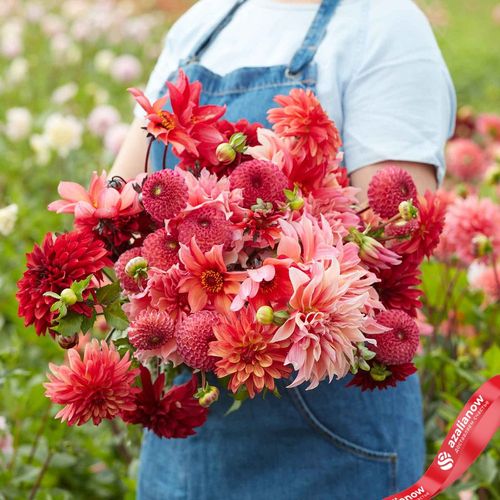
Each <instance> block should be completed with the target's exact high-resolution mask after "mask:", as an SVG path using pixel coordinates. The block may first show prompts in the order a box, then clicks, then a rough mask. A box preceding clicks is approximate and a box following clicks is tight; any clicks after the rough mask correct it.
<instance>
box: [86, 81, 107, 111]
mask: <svg viewBox="0 0 500 500" xmlns="http://www.w3.org/2000/svg"><path fill="white" fill-rule="evenodd" d="M85 92H86V94H88V95H89V96H91V97H93V99H94V103H95V105H96V106H100V105H101V104H107V103H108V102H109V92H108V91H107V90H106V89H105V88H103V87H100V86H99V85H97V84H96V83H95V82H88V83H87V84H85Z"/></svg>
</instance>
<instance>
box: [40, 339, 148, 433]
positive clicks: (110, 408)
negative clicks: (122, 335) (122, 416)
mask: <svg viewBox="0 0 500 500" xmlns="http://www.w3.org/2000/svg"><path fill="white" fill-rule="evenodd" d="M68 360H69V364H68V365H67V366H66V365H62V366H57V365H54V364H53V363H50V364H49V368H50V371H51V372H52V373H49V374H48V375H47V376H48V379H49V382H46V383H45V384H44V387H45V389H46V392H45V394H46V396H47V397H48V398H50V399H51V401H52V402H54V403H57V404H62V405H65V406H64V408H62V409H61V410H60V411H59V413H58V414H57V415H56V418H60V419H61V420H62V421H63V422H64V421H67V422H68V425H75V424H76V425H82V424H84V423H85V422H87V421H89V420H92V421H93V422H94V424H96V425H97V424H99V423H100V422H101V421H102V420H104V419H113V418H115V417H116V416H118V415H119V413H121V412H122V411H132V410H134V409H135V403H134V394H135V393H136V392H137V389H135V388H133V387H132V384H133V383H134V380H135V377H136V376H137V375H138V374H139V370H137V369H133V368H131V361H130V359H129V353H128V352H127V353H126V354H125V356H123V358H121V359H120V355H119V354H118V351H116V349H115V347H114V345H113V344H111V346H108V344H107V343H106V342H104V341H102V342H101V343H99V342H98V341H97V340H95V339H94V340H93V341H92V342H90V343H89V344H87V345H86V346H85V353H84V355H83V359H82V358H80V354H79V353H78V350H77V349H70V350H69V351H68Z"/></svg>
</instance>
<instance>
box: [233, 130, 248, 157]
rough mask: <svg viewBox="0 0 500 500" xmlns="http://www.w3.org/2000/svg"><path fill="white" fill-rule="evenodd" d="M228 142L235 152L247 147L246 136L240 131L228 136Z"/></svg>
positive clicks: (240, 151) (242, 150) (242, 151)
mask: <svg viewBox="0 0 500 500" xmlns="http://www.w3.org/2000/svg"><path fill="white" fill-rule="evenodd" d="M229 144H230V145H231V147H232V148H233V149H234V150H235V151H236V152H237V153H244V152H245V149H246V148H247V136H246V135H245V134H243V133H242V132H236V133H235V134H233V135H232V136H231V137H230V138H229Z"/></svg>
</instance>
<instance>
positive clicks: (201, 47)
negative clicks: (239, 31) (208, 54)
mask: <svg viewBox="0 0 500 500" xmlns="http://www.w3.org/2000/svg"><path fill="white" fill-rule="evenodd" d="M245 2H246V0H236V2H235V3H234V5H233V6H232V7H231V9H229V11H228V13H227V14H226V15H225V16H224V17H223V18H222V19H221V20H220V21H219V24H217V26H215V28H214V29H213V30H212V31H210V32H208V33H207V34H206V35H205V37H204V38H202V40H201V41H200V42H199V43H198V45H196V46H195V47H194V49H193V50H192V51H191V53H190V54H189V56H188V57H187V58H186V62H197V61H199V60H200V56H201V55H202V54H203V52H205V50H206V49H207V47H208V46H209V45H210V44H211V43H212V41H213V40H215V38H216V37H217V35H218V34H219V33H220V32H221V31H222V30H223V29H224V28H225V27H226V26H227V25H228V24H229V23H230V21H231V19H232V18H233V16H234V14H235V12H236V11H237V10H238V9H239V8H240V7H241V6H242V5H243V4H244V3H245Z"/></svg>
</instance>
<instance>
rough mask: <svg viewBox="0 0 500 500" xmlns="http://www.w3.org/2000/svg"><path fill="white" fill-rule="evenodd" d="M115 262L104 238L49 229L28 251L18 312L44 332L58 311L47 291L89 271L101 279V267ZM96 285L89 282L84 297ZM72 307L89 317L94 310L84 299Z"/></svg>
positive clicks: (82, 276)
mask: <svg viewBox="0 0 500 500" xmlns="http://www.w3.org/2000/svg"><path fill="white" fill-rule="evenodd" d="M112 265H113V263H112V262H111V260H110V259H109V254H108V251H107V250H106V248H104V244H103V242H102V241H100V240H96V239H94V238H93V237H92V234H91V233H80V232H76V231H72V232H70V233H63V234H60V235H58V236H57V237H54V236H53V234H52V233H48V234H47V235H46V236H45V238H44V240H43V243H42V245H41V246H38V245H35V247H34V249H33V251H32V252H31V253H29V254H27V267H28V269H27V270H26V271H25V272H24V275H23V277H22V278H21V279H20V280H19V281H18V283H17V287H18V292H17V294H16V297H17V299H18V301H19V310H18V313H19V316H21V317H24V324H25V326H28V325H31V324H34V325H35V330H36V333H37V334H38V335H44V334H45V332H46V331H47V329H50V326H51V324H52V322H53V320H54V319H55V317H56V316H57V314H58V313H57V312H56V311H54V312H51V311H50V307H51V305H52V304H53V303H54V302H55V301H56V299H54V298H52V297H48V296H45V295H44V293H45V292H55V293H57V294H60V293H61V292H62V291H63V290H64V289H65V288H69V287H70V286H71V284H72V283H73V282H74V281H78V280H83V279H85V278H86V277H87V276H89V275H90V274H93V275H94V276H95V278H96V279H97V280H98V281H101V280H102V279H103V273H102V269H103V268H104V267H107V266H112ZM95 285H96V283H95V282H92V281H91V282H90V284H89V286H88V287H87V290H86V291H85V293H84V298H87V297H88V295H89V293H90V290H91V289H92V288H94V287H95ZM69 309H70V310H71V311H74V312H77V313H79V314H83V315H85V316H88V317H90V316H91V314H92V309H91V308H90V306H88V305H87V304H86V303H85V302H77V303H76V304H74V305H72V306H70V308H69Z"/></svg>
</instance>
